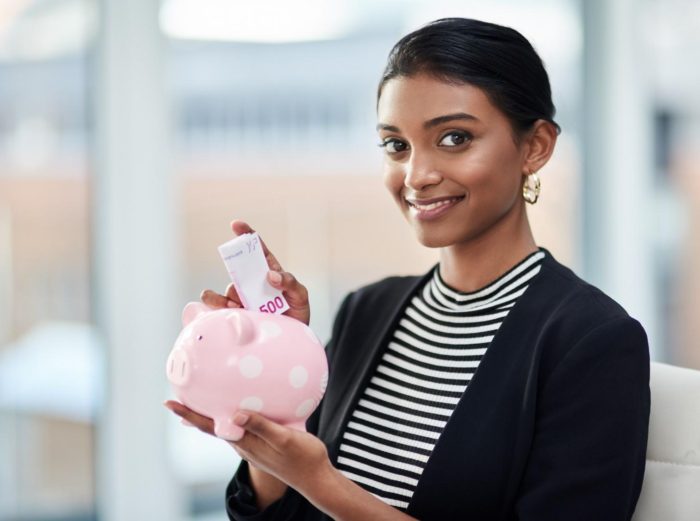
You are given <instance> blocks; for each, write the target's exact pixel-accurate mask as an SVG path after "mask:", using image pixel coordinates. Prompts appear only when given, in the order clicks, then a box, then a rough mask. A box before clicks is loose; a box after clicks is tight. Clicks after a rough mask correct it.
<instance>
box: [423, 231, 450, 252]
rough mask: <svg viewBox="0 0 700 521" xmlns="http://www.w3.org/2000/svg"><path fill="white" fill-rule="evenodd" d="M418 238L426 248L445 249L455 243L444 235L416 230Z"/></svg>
mask: <svg viewBox="0 0 700 521" xmlns="http://www.w3.org/2000/svg"><path fill="white" fill-rule="evenodd" d="M416 238H417V239H418V242H420V243H421V244H422V245H423V246H425V247H426V248H443V247H445V246H449V245H451V244H454V242H455V241H454V240H453V239H452V238H450V237H448V236H447V235H446V234H444V233H439V232H438V233H425V232H424V231H423V230H416Z"/></svg>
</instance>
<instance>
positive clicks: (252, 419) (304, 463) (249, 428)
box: [229, 411, 335, 495]
mask: <svg viewBox="0 0 700 521" xmlns="http://www.w3.org/2000/svg"><path fill="white" fill-rule="evenodd" d="M233 422H234V423H235V424H236V425H239V426H241V427H243V428H244V429H245V434H244V435H243V437H242V438H241V439H240V440H238V441H230V442H229V443H230V444H231V445H232V446H233V447H234V448H235V449H236V451H237V452H238V453H239V454H240V455H241V457H242V458H243V459H245V460H247V461H248V462H249V463H250V464H252V465H254V466H255V467H256V468H258V469H261V470H263V471H265V472H267V473H268V474H271V475H272V476H275V477H276V478H277V479H279V480H280V481H283V482H284V483H286V484H287V485H289V486H290V487H292V488H294V489H296V490H298V491H299V492H300V493H302V494H304V495H307V494H310V493H313V492H316V491H317V490H318V489H319V488H320V487H322V486H323V483H324V482H325V480H326V479H327V478H328V477H330V476H331V475H332V474H333V473H334V472H335V469H334V468H333V465H332V464H331V461H330V459H329V457H328V451H327V449H326V445H325V444H324V443H323V442H322V441H321V440H320V439H318V438H317V437H316V436H314V435H313V434H309V433H308V432H301V431H298V430H296V429H292V428H290V427H285V426H284V425H280V424H279V423H275V422H273V421H271V420H268V419H267V418H265V417H264V416H262V415H261V414H259V413H257V412H253V411H238V412H237V413H236V415H235V416H234V418H233Z"/></svg>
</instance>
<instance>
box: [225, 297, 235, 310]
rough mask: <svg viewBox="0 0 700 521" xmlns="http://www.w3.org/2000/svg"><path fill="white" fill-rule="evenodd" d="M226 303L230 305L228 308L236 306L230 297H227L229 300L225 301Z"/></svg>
mask: <svg viewBox="0 0 700 521" xmlns="http://www.w3.org/2000/svg"><path fill="white" fill-rule="evenodd" d="M226 305H227V306H228V307H230V308H235V307H236V303H235V302H234V301H233V300H231V299H229V301H228V302H227V303H226Z"/></svg>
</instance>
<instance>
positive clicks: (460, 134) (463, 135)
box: [438, 130, 472, 147]
mask: <svg viewBox="0 0 700 521" xmlns="http://www.w3.org/2000/svg"><path fill="white" fill-rule="evenodd" d="M471 138H472V136H471V134H469V133H468V132H464V131H461V130H453V131H452V132H449V133H447V134H445V135H444V136H443V137H442V139H441V140H440V142H439V143H438V145H439V146H444V147H456V146H459V145H463V144H464V143H466V142H467V141H469V140H470V139H471Z"/></svg>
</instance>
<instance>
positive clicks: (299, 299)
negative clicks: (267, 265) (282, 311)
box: [267, 271, 309, 308]
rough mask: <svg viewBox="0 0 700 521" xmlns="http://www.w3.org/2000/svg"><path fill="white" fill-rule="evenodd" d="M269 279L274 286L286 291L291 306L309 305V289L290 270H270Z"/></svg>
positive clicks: (285, 294)
mask: <svg viewBox="0 0 700 521" xmlns="http://www.w3.org/2000/svg"><path fill="white" fill-rule="evenodd" d="M267 280H268V281H269V282H270V284H271V285H272V287H274V288H277V289H280V290H282V291H283V292H284V296H285V297H286V299H287V302H288V303H289V305H290V306H292V307H294V308H300V307H307V306H308V305H309V292H308V290H307V289H306V287H305V286H304V285H303V284H301V283H300V282H299V281H298V280H297V279H296V277H295V276H294V275H292V274H291V273H289V272H288V271H268V272H267Z"/></svg>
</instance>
